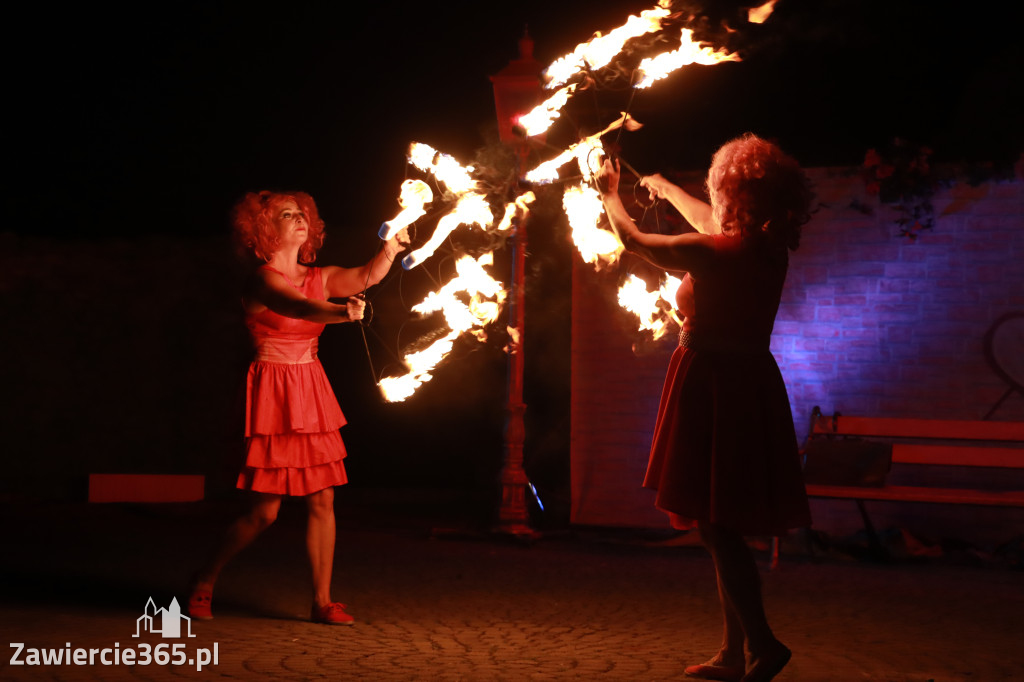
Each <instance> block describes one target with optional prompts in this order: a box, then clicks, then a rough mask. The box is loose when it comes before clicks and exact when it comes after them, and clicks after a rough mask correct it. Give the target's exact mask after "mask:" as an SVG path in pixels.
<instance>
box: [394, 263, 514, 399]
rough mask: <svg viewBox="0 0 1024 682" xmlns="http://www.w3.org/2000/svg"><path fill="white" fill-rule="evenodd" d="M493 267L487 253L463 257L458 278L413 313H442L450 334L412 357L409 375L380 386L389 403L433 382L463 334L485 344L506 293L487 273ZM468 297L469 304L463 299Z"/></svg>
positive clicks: (408, 362)
mask: <svg viewBox="0 0 1024 682" xmlns="http://www.w3.org/2000/svg"><path fill="white" fill-rule="evenodd" d="M491 264H493V256H492V254H490V253H486V254H484V255H483V256H481V257H480V258H479V259H474V258H472V257H471V256H463V257H462V258H460V259H459V260H458V261H457V262H456V264H455V270H456V272H457V275H456V276H455V277H453V278H452V279H451V280H449V281H448V283H447V284H445V285H444V286H443V287H441V289H440V290H438V291H432V292H430V293H429V294H428V295H427V297H426V298H425V299H423V301H422V302H420V303H419V304H417V305H415V306H413V308H412V310H413V312H416V313H420V314H421V315H429V314H432V313H435V312H441V313H442V314H443V315H444V319H445V323H446V324H447V325H448V328H449V332H448V333H447V334H446V335H445V336H443V337H442V338H440V339H437V340H436V341H434V342H433V343H431V344H430V345H429V346H428V347H427V348H424V349H423V350H420V351H417V352H415V353H409V354H407V355H406V356H405V359H404V363H405V366H406V369H407V370H408V371H407V372H406V374H404V375H402V376H396V377H386V378H384V379H381V381H380V382H379V383H378V384H377V385H378V386H379V387H380V390H381V393H383V395H384V398H385V399H386V400H387V401H388V402H400V401H403V400H405V399H406V398H408V397H409V396H411V395H412V394H413V393H415V392H416V389H418V388H419V387H420V386H422V385H423V384H424V383H426V382H427V381H429V380H430V379H431V378H432V375H431V372H432V371H433V370H434V368H435V367H437V365H438V364H440V363H441V361H442V360H444V358H445V356H447V355H448V354H449V353H450V352H451V351H452V348H453V346H454V344H455V340H456V339H457V338H458V337H459V336H460V335H461V334H463V333H466V332H469V333H471V334H473V335H474V336H475V337H476V338H477V339H478V340H481V341H483V340H485V339H486V333H485V331H484V327H485V326H486V325H488V324H490V323H491V322H494V320H496V319H497V318H498V314H499V313H500V312H501V308H502V304H503V303H504V301H505V298H506V292H505V289H504V287H503V286H502V284H501V282H499V281H497V280H496V279H494V278H493V277H491V275H490V274H488V272H487V271H486V270H484V266H485V265H491ZM465 297H468V299H469V300H468V302H467V301H464V300H463V299H464V298H465Z"/></svg>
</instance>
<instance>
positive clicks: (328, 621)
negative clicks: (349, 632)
mask: <svg viewBox="0 0 1024 682" xmlns="http://www.w3.org/2000/svg"><path fill="white" fill-rule="evenodd" d="M309 619H310V620H311V621H313V622H314V623H323V624H324V625H354V624H355V622H356V619H355V618H353V617H352V616H350V615H348V614H347V613H345V605H344V604H339V603H338V602H331V603H330V604H325V605H324V606H321V607H319V608H317V607H316V606H314V607H313V613H312V614H311V615H310V617H309Z"/></svg>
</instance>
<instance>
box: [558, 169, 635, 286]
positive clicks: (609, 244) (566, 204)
mask: <svg viewBox="0 0 1024 682" xmlns="http://www.w3.org/2000/svg"><path fill="white" fill-rule="evenodd" d="M562 207H563V208H564V209H565V215H566V216H567V217H568V218H569V226H570V227H571V228H572V241H573V243H574V244H575V245H576V249H577V250H578V251H579V252H580V256H582V257H583V260H584V261H586V262H587V263H590V264H592V265H595V266H596V267H597V268H598V269H600V268H602V267H604V266H606V265H611V264H613V263H615V262H616V261H617V260H618V259H619V256H621V255H622V252H623V251H624V250H625V248H624V247H623V246H622V242H621V241H619V238H618V237H617V236H616V235H615V233H614V232H609V231H608V230H602V229H601V228H599V227H598V223H599V222H600V221H601V216H602V215H604V205H603V204H602V203H601V195H599V194H598V193H597V190H595V189H594V188H593V187H589V186H586V185H578V186H576V187H569V188H567V189H566V190H565V194H564V195H563V196H562Z"/></svg>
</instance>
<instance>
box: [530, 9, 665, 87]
mask: <svg viewBox="0 0 1024 682" xmlns="http://www.w3.org/2000/svg"><path fill="white" fill-rule="evenodd" d="M669 4H670V2H669V0H661V2H659V3H658V5H657V6H656V7H654V8H652V9H649V10H644V11H643V12H641V13H640V16H636V15H631V16H630V17H629V18H628V19H627V20H626V23H625V24H623V25H622V26H619V27H618V28H616V29H613V30H612V31H610V32H609V33H608V34H607V35H601V34H600V33H597V34H596V35H595V36H594V37H593V38H591V39H590V40H588V41H587V42H585V43H580V44H579V45H577V46H576V49H575V50H573V51H572V52H571V53H570V54H567V55H565V56H564V57H560V58H559V59H557V60H555V61H554V62H553V63H552V64H551V66H549V67H548V68H547V70H546V71H545V72H544V75H545V76H546V77H547V78H548V79H549V80H548V84H547V87H549V88H557V87H559V86H562V85H564V84H565V83H567V82H568V81H569V79H570V78H572V77H573V76H575V75H576V74H577V73H581V72H583V71H586V70H587V69H599V68H601V67H603V66H606V65H607V64H608V63H609V62H610V61H611V60H612V59H614V58H615V56H616V55H617V54H619V53H620V52H622V48H623V47H624V46H625V44H626V41H628V40H629V39H631V38H637V37H639V36H642V35H644V34H645V33H653V32H655V31H657V30H659V29H660V28H661V20H662V19H664V18H666V17H667V16H669V14H670V12H669V9H668V5H669Z"/></svg>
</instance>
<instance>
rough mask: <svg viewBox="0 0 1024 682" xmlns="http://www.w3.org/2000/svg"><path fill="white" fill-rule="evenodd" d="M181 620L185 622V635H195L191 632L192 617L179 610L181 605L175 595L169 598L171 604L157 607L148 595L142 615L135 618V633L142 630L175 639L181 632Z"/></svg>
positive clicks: (135, 635)
mask: <svg viewBox="0 0 1024 682" xmlns="http://www.w3.org/2000/svg"><path fill="white" fill-rule="evenodd" d="M182 621H184V623H185V632H186V633H188V634H186V635H185V636H186V637H195V635H193V634H192V619H191V618H189V617H188V616H186V615H184V614H183V613H182V612H181V606H179V605H178V600H177V598H175V597H172V598H171V605H170V606H168V607H167V608H166V609H165V608H160V609H158V608H157V607H156V604H154V603H153V598H152V597H150V598H149V601H147V602H146V608H145V609H144V610H143V612H142V615H141V616H139V617H138V618H137V619H136V620H135V634H134V635H132V637H138V636H140V634H141V633H143V632H151V633H159V634H160V635H161V636H162V637H163V638H164V639H176V638H178V637H181V636H182V634H181V632H182Z"/></svg>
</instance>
